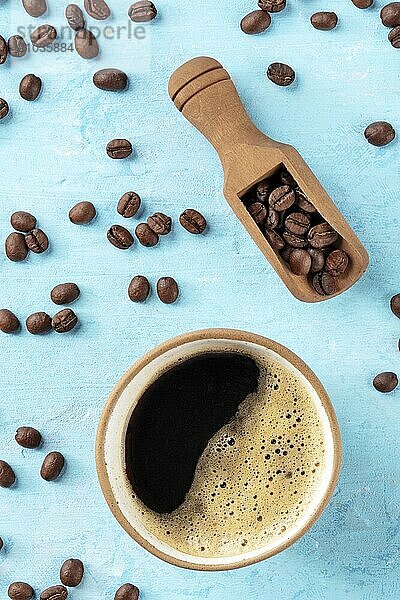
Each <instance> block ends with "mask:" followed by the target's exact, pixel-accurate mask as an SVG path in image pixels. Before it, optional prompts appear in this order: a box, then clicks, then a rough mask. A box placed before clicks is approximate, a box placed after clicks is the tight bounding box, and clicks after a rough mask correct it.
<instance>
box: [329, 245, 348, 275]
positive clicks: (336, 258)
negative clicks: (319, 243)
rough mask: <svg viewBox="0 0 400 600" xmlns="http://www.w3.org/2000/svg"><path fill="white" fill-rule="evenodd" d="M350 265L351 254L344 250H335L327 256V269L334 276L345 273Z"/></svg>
mask: <svg viewBox="0 0 400 600" xmlns="http://www.w3.org/2000/svg"><path fill="white" fill-rule="evenodd" d="M348 266H349V255H348V254H347V252H345V251H344V250H333V251H332V252H331V253H330V254H328V256H327V257H326V261H325V271H327V273H329V274H330V275H332V277H339V275H343V274H344V273H345V272H346V270H347V267H348Z"/></svg>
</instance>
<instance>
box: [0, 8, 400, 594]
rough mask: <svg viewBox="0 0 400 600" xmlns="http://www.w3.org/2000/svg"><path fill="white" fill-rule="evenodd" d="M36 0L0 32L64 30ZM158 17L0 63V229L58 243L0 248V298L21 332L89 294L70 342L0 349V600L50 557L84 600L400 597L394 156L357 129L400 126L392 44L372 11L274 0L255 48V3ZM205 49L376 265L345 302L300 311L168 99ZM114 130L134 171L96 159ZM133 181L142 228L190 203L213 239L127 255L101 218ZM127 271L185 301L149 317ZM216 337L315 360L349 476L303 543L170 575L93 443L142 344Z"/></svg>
mask: <svg viewBox="0 0 400 600" xmlns="http://www.w3.org/2000/svg"><path fill="white" fill-rule="evenodd" d="M49 3H50V12H49V15H48V16H47V17H45V18H42V19H38V20H34V19H30V18H29V17H27V15H26V14H25V13H24V11H23V9H22V7H21V6H20V2H12V1H11V0H5V1H4V2H2V5H1V8H0V11H1V28H0V29H1V33H2V34H3V35H4V36H5V37H8V36H9V35H11V34H13V33H14V32H15V31H16V29H17V27H19V26H28V25H30V24H36V23H43V22H50V23H54V24H55V25H57V26H61V25H62V24H63V23H64V20H63V11H64V8H65V5H66V2H61V3H59V2H56V1H55V0H49ZM110 4H111V8H112V12H113V16H112V19H110V21H109V22H108V23H109V24H111V25H114V26H115V25H126V24H127V17H126V12H127V8H128V2H121V1H120V0H115V1H114V2H112V1H111V0H110ZM157 4H158V8H159V11H160V17H159V19H157V21H156V22H154V23H151V24H149V25H146V39H145V40H142V41H138V40H135V39H132V40H127V39H126V35H123V36H122V39H119V40H104V39H100V45H101V56H99V58H98V59H97V60H94V61H91V62H85V61H83V60H81V59H80V58H79V57H78V56H77V55H76V54H75V53H72V52H66V53H58V54H57V53H55V52H46V55H45V56H44V55H43V54H41V53H36V54H31V55H30V56H28V57H25V58H24V59H20V60H17V59H11V60H9V61H8V62H7V64H6V65H3V66H1V67H0V96H2V97H4V98H6V99H8V101H9V103H10V106H11V111H12V116H11V118H9V119H8V120H7V121H5V122H2V123H0V140H1V143H0V165H1V167H0V168H1V179H0V236H1V239H2V240H4V239H5V237H6V236H7V234H8V233H9V230H10V227H9V223H8V220H9V216H10V214H11V213H12V212H13V211H14V210H18V209H23V210H28V211H32V212H33V213H34V214H35V215H37V217H38V220H39V223H40V226H41V227H43V229H44V230H45V231H46V232H47V233H48V234H49V237H50V240H51V251H50V252H48V253H46V254H44V255H41V256H34V255H31V256H30V257H29V260H28V261H27V262H26V263H23V264H13V263H10V262H9V261H7V260H6V258H5V257H4V256H3V255H2V256H0V269H1V287H0V305H2V306H5V307H9V308H11V309H13V310H14V311H15V312H16V313H17V314H18V316H19V317H20V318H21V319H24V318H26V316H27V315H28V314H30V313H31V312H33V311H36V310H47V311H49V312H50V313H54V312H55V307H54V305H52V304H51V302H50V299H49V292H50V289H51V288H52V287H53V285H54V284H57V283H60V282H62V281H75V282H77V283H78V284H79V286H80V287H81V290H82V296H81V298H80V300H79V301H78V302H77V303H76V306H75V308H76V311H77V313H78V314H79V317H80V319H81V327H80V328H79V330H77V331H76V332H74V333H72V334H71V335H67V336H64V337H61V336H58V335H56V334H53V335H49V336H46V337H33V336H31V335H29V334H28V333H27V332H26V331H22V332H21V333H20V334H19V335H17V336H5V335H1V337H0V359H1V369H0V388H1V402H0V423H1V424H0V457H1V458H2V459H5V460H7V461H9V462H10V463H11V464H12V465H13V467H14V468H15V471H16V473H17V475H18V486H17V487H15V488H13V489H11V490H1V493H0V509H1V510H0V535H1V536H2V537H3V538H4V540H5V543H6V551H3V552H2V553H1V554H0V597H1V598H2V599H3V598H5V596H6V589H7V585H8V584H9V582H11V581H13V580H19V579H22V580H26V581H29V582H30V583H31V584H32V585H33V586H34V587H35V588H36V589H37V590H40V589H42V588H44V587H46V586H47V585H50V584H53V583H56V582H57V575H58V569H59V565H60V564H61V562H62V561H63V560H64V559H65V558H68V557H70V556H78V557H81V558H82V560H83V561H84V562H85V564H86V577H85V580H84V583H83V585H82V587H81V588H79V589H77V590H76V591H74V592H73V593H71V598H76V599H77V600H78V599H82V600H83V599H84V600H95V599H96V600H97V599H98V598H104V599H112V598H113V591H114V590H115V589H116V588H117V587H118V586H119V585H120V584H121V583H123V582H124V581H133V582H135V583H136V584H137V585H138V586H139V587H140V588H141V590H142V594H143V596H142V597H143V600H171V598H174V600H188V599H189V598H190V599H193V600H200V599H206V598H207V599H209V600H231V599H232V600H258V599H260V600H319V599H324V600H330V599H337V598H340V599H342V598H349V599H352V600H358V599H360V600H380V599H383V598H385V599H393V600H394V599H398V598H399V597H400V582H399V575H400V567H399V549H400V500H399V498H400V495H399V475H400V471H399V464H400V446H399V443H398V438H399V401H400V400H399V394H400V392H397V393H396V392H395V393H394V394H392V395H388V396H382V395H379V394H378V393H377V392H375V391H374V390H373V389H372V387H371V379H372V377H373V376H374V375H375V374H376V373H377V372H379V371H381V370H388V369H393V370H394V371H396V370H397V369H398V367H399V355H398V351H397V349H396V344H397V338H398V336H399V334H400V328H399V322H398V321H397V320H396V318H395V317H394V316H393V315H392V314H391V312H390V310H389V306H388V301H389V298H390V297H391V295H392V294H393V293H396V292H398V291H399V287H400V282H399V277H398V273H399V270H400V256H399V252H398V238H399V188H400V186H399V184H400V174H399V143H398V142H397V141H396V142H394V143H393V144H391V145H390V146H388V147H387V148H381V149H379V148H374V147H372V146H369V145H368V144H367V143H366V142H365V140H364V138H363V135H362V132H363V130H364V127H365V126H366V125H367V124H368V123H370V122H371V121H374V120H377V119H386V120H388V121H391V122H392V123H393V125H394V126H395V127H397V129H398V131H399V132H400V115H399V92H400V71H399V64H400V63H399V59H400V52H397V53H396V51H395V50H394V49H393V48H392V47H391V46H390V44H388V43H387V41H386V35H387V30H386V29H385V28H383V27H382V26H381V25H380V20H379V9H380V8H381V7H382V6H383V4H384V2H383V1H382V0H379V1H376V2H375V5H376V6H375V8H374V9H371V10H367V11H361V10H358V9H356V8H355V7H354V6H353V4H352V3H351V2H350V0H337V1H334V0H331V1H323V0H321V1H317V0H304V1H299V0H288V4H289V7H288V9H287V10H286V11H285V12H284V13H281V14H280V15H275V16H274V17H273V26H272V27H271V28H270V29H269V30H268V31H267V32H266V33H265V34H264V35H261V36H258V37H256V38H255V37H249V36H245V35H244V34H242V32H241V31H240V29H239V27H238V23H239V21H240V19H241V17H242V16H243V15H244V14H245V13H246V12H248V11H250V10H252V8H253V7H254V5H255V4H256V3H255V2H252V1H251V0H237V1H234V0H218V1H215V0H202V1H200V2H193V1H189V0H184V1H182V2H169V1H168V0H158V3H157ZM321 9H325V10H327V9H333V10H336V11H337V13H338V14H339V19H340V24H339V26H338V28H337V29H336V30H335V31H332V32H319V31H316V30H314V29H313V28H312V27H311V26H310V24H309V17H310V15H311V14H312V13H313V12H314V11H316V10H321ZM91 24H92V25H93V24H96V23H94V22H93V21H92V22H91ZM97 24H98V23H97ZM202 54H208V55H211V56H215V57H216V58H218V59H219V60H220V61H221V62H222V63H223V64H224V65H225V66H226V67H227V69H228V70H229V71H230V73H231V75H232V77H233V79H234V80H235V82H236V83H237V86H238V89H239V92H240V94H241V96H242V97H243V100H244V103H245V105H246V107H247V108H248V110H249V112H250V115H251V116H252V117H253V118H254V120H255V122H256V123H257V124H258V126H259V127H260V128H261V129H263V130H264V131H266V132H267V133H269V134H270V135H271V136H272V137H276V138H277V139H280V140H282V141H287V142H290V143H292V144H293V145H295V146H296V147H297V148H298V149H299V151H300V152H301V153H302V155H303V156H304V157H305V159H306V160H307V161H308V162H309V164H310V165H311V167H312V168H313V169H314V170H315V172H316V174H317V175H318V176H319V178H320V179H321V181H322V183H323V184H324V185H325V187H326V188H327V190H328V192H329V193H330V194H331V195H332V197H333V198H334V200H335V201H336V202H337V204H338V206H339V207H340V209H341V210H342V211H343V213H344V214H345V216H346V217H347V218H348V219H349V221H350V223H351V224H352V226H353V227H354V229H355V231H356V232H357V233H358V235H359V236H360V238H361V240H362V241H363V242H364V243H365V245H366V247H367V249H368V251H369V252H370V256H371V266H370V268H369V270H368V272H367V274H366V275H365V277H364V278H363V279H362V281H361V282H360V283H359V284H357V285H356V286H355V287H354V288H353V289H352V290H350V291H349V292H347V293H345V294H344V295H342V296H340V297H338V298H336V299H334V300H331V301H328V302H324V303H322V304H318V305H306V304H301V303H300V302H298V301H297V300H295V299H294V298H292V297H291V296H290V294H289V293H288V292H287V291H286V289H285V288H284V287H283V284H282V283H281V282H280V280H279V279H278V277H277V276H276V275H275V273H274V272H273V270H272V269H271V268H270V267H269V265H268V263H267V262H266V261H265V260H264V259H263V257H262V255H261V254H260V252H259V251H258V249H257V248H256V247H255V245H254V243H253V242H252V241H251V239H250V238H249V237H248V235H247V234H246V233H245V231H244V230H243V229H242V227H241V225H240V224H239V223H238V222H237V220H236V219H235V217H234V215H233V214H232V212H231V211H230V209H229V207H228V206H227V204H226V203H225V201H224V199H223V196H222V193H221V189H222V177H221V171H220V166H219V162H218V159H217V157H216V155H215V154H214V152H213V150H212V148H211V147H210V146H209V145H208V143H207V142H206V141H205V140H204V139H203V138H202V137H201V136H200V135H199V134H198V133H197V132H196V131H195V130H194V129H193V128H192V127H191V126H190V125H189V124H188V123H187V122H186V121H185V120H184V119H183V117H182V116H181V115H180V114H179V113H178V112H177V111H176V110H175V108H174V106H173V105H172V103H171V102H170V100H169V98H168V95H167V92H166V87H167V81H168V77H169V75H170V74H171V73H172V71H173V70H174V68H176V67H177V66H178V65H179V64H181V63H182V62H183V61H185V60H187V59H189V58H191V57H193V56H196V55H202ZM275 60H278V61H283V62H287V63H289V64H291V65H292V66H293V67H294V68H295V70H296V72H297V76H298V77H297V82H296V84H295V85H293V86H292V87H291V88H288V89H280V88H277V87H275V86H274V85H273V84H272V83H270V82H269V81H268V80H267V79H266V77H265V71H266V68H267V66H268V64H269V63H270V62H273V61H275ZM108 66H115V67H120V68H122V69H125V70H126V71H127V72H128V74H129V77H130V88H129V90H128V91H126V92H124V93H122V94H117V95H113V94H108V93H106V92H101V91H99V90H97V89H95V88H94V86H93V85H92V83H91V75H92V73H93V72H94V71H95V70H97V69H99V68H103V67H108ZM29 72H33V73H35V74H37V75H39V76H41V77H42V79H43V82H44V89H43V94H42V95H41V97H40V99H39V100H38V101H37V102H35V103H31V104H28V103H27V102H24V101H23V100H21V99H20V98H19V96H18V83H19V80H20V78H21V77H22V76H23V75H24V74H26V73H29ZM119 136H121V137H127V138H129V139H131V140H132V143H133V145H134V147H135V150H136V156H135V157H134V158H133V159H131V160H127V161H121V162H118V161H111V160H110V159H109V158H108V157H107V156H106V154H105V151H104V146H105V144H106V142H107V141H108V140H109V139H111V138H113V137H119ZM130 189H133V190H136V191H137V192H138V193H139V194H140V195H141V196H142V198H143V201H144V210H143V213H142V215H141V217H143V218H145V217H147V216H148V215H149V214H151V212H154V211H155V210H162V211H165V212H166V213H168V214H171V215H173V217H174V218H175V219H176V217H177V216H178V215H179V213H180V212H181V210H183V209H184V208H186V207H188V206H193V207H197V208H199V209H200V210H201V211H202V212H203V213H204V214H205V215H206V216H207V218H208V220H209V223H210V228H209V232H208V233H207V235H205V236H201V237H200V236H199V237H194V236H190V235H189V234H187V233H186V232H185V231H183V230H182V229H181V228H179V227H176V228H175V230H174V232H173V233H172V234H171V235H170V236H169V237H168V238H166V239H162V240H161V243H160V244H159V246H157V247H155V248H151V249H146V248H143V247H139V244H136V245H135V247H134V248H132V249H131V250H130V251H128V252H119V251H118V250H116V249H115V248H113V247H112V246H111V245H110V244H109V243H108V242H107V241H106V239H105V232H106V230H107V228H108V227H109V226H110V225H111V224H113V223H122V221H123V220H122V219H121V218H120V217H119V216H118V215H117V214H116V211H115V206H116V202H117V200H118V198H119V197H120V195H121V194H122V193H123V192H125V191H127V190H130ZM85 199H87V200H92V201H93V202H94V203H95V205H96V207H97V209H98V218H97V220H96V221H95V222H93V223H92V224H91V225H90V226H88V227H84V228H82V227H76V226H73V225H72V224H70V223H69V221H68V218H67V213H68V210H69V208H70V207H71V206H72V205H73V204H75V203H76V202H78V201H80V200H85ZM136 223H137V220H132V222H130V223H129V226H130V227H131V228H133V227H134V226H135V224H136ZM124 224H126V223H124ZM137 273H143V274H145V275H147V276H148V277H149V278H150V280H151V281H152V283H153V284H154V283H155V281H156V280H157V278H158V277H160V276H162V275H172V276H174V277H175V278H176V279H177V281H178V282H179V284H180V286H181V290H182V297H181V300H180V301H179V303H177V304H176V305H174V306H169V307H168V306H164V305H162V304H161V303H160V302H159V301H158V300H157V299H156V297H155V295H154V294H153V296H152V298H151V299H150V300H149V301H148V302H147V303H146V304H144V305H143V306H142V305H134V304H132V303H130V302H129V300H128V299H127V295H126V288H127V285H128V283H129V281H130V279H131V277H132V276H133V275H135V274H137ZM211 326H230V327H237V328H243V329H248V330H251V331H255V332H258V333H261V334H264V335H266V336H269V337H272V338H274V339H276V340H278V341H280V342H282V343H283V344H285V345H287V346H289V347H290V348H291V349H293V350H294V351H295V352H297V353H298V354H300V355H301V356H302V357H303V358H304V359H305V360H306V361H307V362H308V363H309V365H310V366H311V367H312V368H313V369H314V370H315V371H316V373H317V374H318V376H319V377H320V378H321V380H322V382H323V383H324V385H325V386H326V388H327V390H328V392H329V394H330V395H331V398H332V401H333V404H334V406H335V409H336V411H337V415H338V418H339V421H340V425H341V430H342V436H343V444H344V464H343V470H342V474H341V478H340V483H339V486H338V488H337V491H336V493H335V495H334V498H333V500H332V502H331V504H330V506H329V508H328V509H327V510H326V512H325V513H324V515H323V517H322V518H321V519H320V521H319V522H318V523H317V524H316V525H315V526H314V527H313V528H312V530H311V532H309V533H308V534H307V535H306V536H305V537H304V538H303V539H302V540H301V541H300V542H299V543H297V544H296V545H295V546H293V547H292V548H290V549H289V550H287V551H286V552H284V553H283V554H280V555H279V556H276V557H275V558H273V559H270V560H268V561H266V562H264V563H262V564H258V565H256V566H253V567H250V568H247V569H245V570H241V571H237V572H230V573H219V574H207V573H205V574H202V573H195V572H187V571H184V570H180V569H177V568H174V567H172V566H169V565H167V564H164V563H162V562H161V561H159V560H157V559H156V558H154V557H153V556H151V555H149V554H147V553H146V552H145V551H144V550H142V549H141V548H140V547H138V546H137V545H136V544H135V543H134V542H133V541H132V540H131V539H130V538H129V537H128V536H127V535H126V534H125V533H124V531H123V530H122V529H121V528H120V527H119V525H118V524H117V522H116V521H115V520H114V519H113V517H112V516H111V514H110V512H109V511H108V509H107V507H106V505H105V502H104V500H103V497H102V495H101V492H100V489H99V486H98V483H97V479H96V473H95V466H94V459H93V447H94V438H95V430H96V426H97V422H98V419H99V416H100V413H101V410H102V407H103V404H104V402H105V400H106V398H107V395H108V393H109V392H110V390H111V388H112V387H113V385H114V383H115V382H116V380H117V379H118V377H119V376H120V375H122V373H123V372H124V371H125V370H126V369H127V368H128V367H129V366H130V365H131V364H132V363H133V362H134V361H135V360H136V359H137V358H139V357H140V356H141V355H142V354H143V353H144V352H145V351H147V350H149V349H150V348H151V347H152V346H154V345H155V344H158V343H159V342H162V341H163V340H165V339H167V338H169V337H171V336H174V335H176V334H178V333H182V332H184V331H188V330H193V329H198V328H203V327H211ZM24 424H30V425H34V426H36V427H38V428H39V429H40V430H41V431H42V432H43V435H44V438H45V444H44V447H43V448H42V449H41V450H39V451H26V450H22V449H21V448H20V447H18V446H17V445H16V444H15V442H14V440H13V435H14V430H15V429H16V428H17V427H18V426H20V425H24ZM53 449H57V450H60V451H62V452H64V453H65V456H66V458H67V461H68V469H67V471H66V473H65V476H64V477H63V478H62V479H60V480H59V481H58V482H56V483H52V484H48V483H45V482H43V481H41V479H40V477H39V475H38V471H39V468H40V464H41V461H42V458H43V456H44V454H45V453H46V452H48V451H50V450H53Z"/></svg>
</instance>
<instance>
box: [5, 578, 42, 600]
mask: <svg viewBox="0 0 400 600" xmlns="http://www.w3.org/2000/svg"><path fill="white" fill-rule="evenodd" d="M7 593H8V597H9V598H11V600H32V598H34V596H35V592H34V590H33V588H32V587H31V586H30V585H29V583H24V582H23V581H16V582H15V583H12V584H11V585H10V587H9V588H8V592H7Z"/></svg>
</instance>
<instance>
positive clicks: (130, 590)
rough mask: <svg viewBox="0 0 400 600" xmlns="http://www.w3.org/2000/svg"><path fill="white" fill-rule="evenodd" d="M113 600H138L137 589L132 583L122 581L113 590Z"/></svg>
mask: <svg viewBox="0 0 400 600" xmlns="http://www.w3.org/2000/svg"><path fill="white" fill-rule="evenodd" d="M114 600H139V589H138V588H137V587H136V585H133V584H132V583H124V585H121V587H120V588H118V590H117V591H116V592H115V596H114Z"/></svg>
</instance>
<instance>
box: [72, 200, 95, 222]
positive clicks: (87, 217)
mask: <svg viewBox="0 0 400 600" xmlns="http://www.w3.org/2000/svg"><path fill="white" fill-rule="evenodd" d="M68 216H69V220H70V221H71V223H74V225H87V223H90V221H93V219H94V218H95V216H96V209H95V207H94V205H93V204H92V203H91V202H87V201H84V202H78V204H75V206H73V207H72V208H71V210H70V211H69V215H68Z"/></svg>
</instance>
